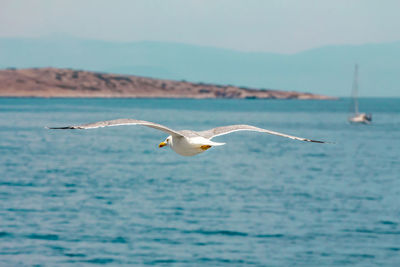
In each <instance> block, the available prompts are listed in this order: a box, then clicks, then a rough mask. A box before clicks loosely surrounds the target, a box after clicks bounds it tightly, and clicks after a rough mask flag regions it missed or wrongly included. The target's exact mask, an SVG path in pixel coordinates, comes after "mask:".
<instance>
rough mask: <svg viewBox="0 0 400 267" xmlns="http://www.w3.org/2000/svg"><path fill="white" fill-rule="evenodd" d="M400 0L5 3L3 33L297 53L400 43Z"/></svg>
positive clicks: (53, 0) (0, 14) (1, 21)
mask: <svg viewBox="0 0 400 267" xmlns="http://www.w3.org/2000/svg"><path fill="white" fill-rule="evenodd" d="M399 10H400V1H398V0H385V1H378V0H375V1H372V0H334V1H333V0H329V1H328V0H314V1H312V0H302V1H299V0H276V1H268V0H264V1H262V0H240V1H233V0H192V1H189V0H141V1H138V0H136V1H123V0H116V1H102V0H96V1H95V0H93V1H89V0H68V1H58V0H36V1H30V0H2V1H1V6H0V37H39V36H46V35H49V34H53V33H58V34H60V33H61V34H67V35H72V36H76V37H83V38H90V39H101V40H109V41H121V42H126V41H142V40H152V41H168V42H182V43H189V44H197V45H207V46H215V47H223V48H230V49H236V50H244V51H266V52H280V53H293V52H298V51H302V50H305V49H310V48H314V47H320V46H324V45H330V44H363V43H377V42H378V43H379V42H393V41H399V40H400V17H399Z"/></svg>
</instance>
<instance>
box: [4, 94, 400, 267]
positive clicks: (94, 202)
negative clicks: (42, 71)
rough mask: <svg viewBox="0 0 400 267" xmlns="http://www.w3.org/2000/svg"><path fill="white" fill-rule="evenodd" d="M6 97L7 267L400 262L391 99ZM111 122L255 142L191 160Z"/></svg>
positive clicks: (398, 162)
mask: <svg viewBox="0 0 400 267" xmlns="http://www.w3.org/2000/svg"><path fill="white" fill-rule="evenodd" d="M348 107H349V100H348V99H342V100H338V101H296V100H288V101H279V100H168V99H167V100H154V99H153V100H152V99H142V100H140V99H4V98H3V99H0V265H1V266H24V265H39V266H40V265H42V266H82V265H89V266H90V265H93V264H105V265H111V266H116V265H122V266H129V265H135V264H137V265H157V266H293V265H296V266H344V265H352V266H399V264H400V99H361V101H360V108H361V109H362V110H363V111H367V112H372V113H373V124H372V125H368V126H365V125H350V124H348V123H347V121H346V118H347V116H348ZM115 118H137V119H142V120H149V121H154V122H158V123H161V124H164V125H167V126H169V127H171V128H174V129H193V130H205V129H208V128H213V127H216V126H220V125H227V124H239V123H240V124H241V123H247V124H252V125H257V126H260V127H264V128H268V129H271V130H275V131H281V132H284V133H288V134H293V135H298V136H302V137H308V138H314V139H322V140H328V141H332V142H334V143H335V144H315V143H306V142H299V141H294V140H290V139H285V138H281V137H277V136H271V135H266V134H260V133H250V132H247V133H246V132H240V133H234V134H231V135H226V136H220V137H217V138H216V139H215V140H216V141H220V142H226V143H227V145H225V146H223V147H216V148H212V149H210V150H208V151H207V152H206V153H203V154H200V155H198V156H195V157H182V156H179V155H177V154H175V153H174V152H173V151H171V150H170V149H169V148H167V149H165V148H163V149H159V148H158V147H157V145H158V143H159V142H161V141H163V140H164V139H165V137H166V135H165V134H164V133H162V132H159V131H156V130H154V129H150V128H146V127H141V126H125V127H109V128H102V129H95V130H88V131H78V130H75V131H50V130H46V129H45V128H44V126H64V125H69V124H78V123H87V122H93V121H98V120H106V119H115Z"/></svg>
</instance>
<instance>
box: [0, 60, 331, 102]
mask: <svg viewBox="0 0 400 267" xmlns="http://www.w3.org/2000/svg"><path fill="white" fill-rule="evenodd" d="M0 97H24V98H25V97H39V98H183V99H185V98H193V99H212V98H228V99H229V98H232V99H241V98H242V99H303V100H307V99H316V100H331V99H337V98H335V97H330V96H325V95H317V94H311V93H301V92H293V91H280V90H269V89H255V88H247V87H238V86H233V85H216V84H208V83H192V82H187V81H173V80H165V79H155V78H148V77H141V76H134V75H119V74H108V73H100V72H91V71H83V70H73V69H60V68H30V69H14V68H9V69H4V70H0Z"/></svg>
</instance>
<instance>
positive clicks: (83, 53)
mask: <svg viewBox="0 0 400 267" xmlns="http://www.w3.org/2000/svg"><path fill="white" fill-rule="evenodd" d="M399 58H400V42H397V43H385V44H368V45H358V46H350V45H343V46H327V47H322V48H318V49H312V50H308V51H304V52H301V53H297V54H290V55H286V54H273V53H249V52H240V51H233V50H227V49H220V48H213V47H202V46H194V45H186V44H177V43H159V42H136V43H117V42H105V41H97V40H82V39H78V38H72V37H65V38H64V37H60V36H50V37H47V38H40V39H11V38H0V68H3V69H5V68H8V67H16V68H32V67H58V68H74V69H86V70H91V71H99V72H110V73H118V74H131V75H139V76H147V77H154V78H161V79H173V80H182V79H184V80H188V81H191V82H204V83H216V84H232V85H236V86H247V87H255V88H276V89H282V90H296V91H306V92H312V93H319V94H327V95H336V96H349V95H350V89H351V84H352V77H353V68H354V64H355V63H358V64H359V66H360V78H359V84H360V96H400V78H399V77H400V61H399Z"/></svg>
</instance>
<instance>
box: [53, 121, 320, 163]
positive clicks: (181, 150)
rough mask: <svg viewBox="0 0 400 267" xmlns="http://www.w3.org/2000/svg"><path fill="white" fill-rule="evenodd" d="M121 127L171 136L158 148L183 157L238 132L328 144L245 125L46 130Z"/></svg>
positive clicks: (150, 124)
mask: <svg viewBox="0 0 400 267" xmlns="http://www.w3.org/2000/svg"><path fill="white" fill-rule="evenodd" d="M121 125H143V126H147V127H150V128H154V129H157V130H160V131H163V132H165V133H167V134H169V136H168V137H167V138H166V139H165V141H163V142H161V143H160V144H159V145H158V147H160V148H161V147H164V146H169V147H171V148H172V149H173V150H174V151H175V152H176V153H178V154H179V155H182V156H194V155H197V154H200V153H202V152H204V151H206V150H208V149H209V148H211V147H214V146H222V145H225V143H217V142H213V141H211V139H213V138H214V137H217V136H220V135H225V134H229V133H233V132H237V131H253V132H261V133H268V134H273V135H278V136H283V137H286V138H290V139H295V140H300V141H306V142H314V143H326V142H324V141H318V140H311V139H307V138H302V137H297V136H292V135H287V134H283V133H278V132H274V131H270V130H266V129H262V128H258V127H255V126H251V125H245V124H238V125H228V126H222V127H217V128H213V129H209V130H206V131H201V132H196V131H192V130H181V131H177V130H172V129H170V128H168V127H166V126H164V125H161V124H157V123H154V122H149V121H142V120H135V119H116V120H109V121H99V122H94V123H88V124H82V125H73V126H66V127H46V128H48V129H57V130H66V129H80V130H85V129H95V128H101V127H108V126H121Z"/></svg>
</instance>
